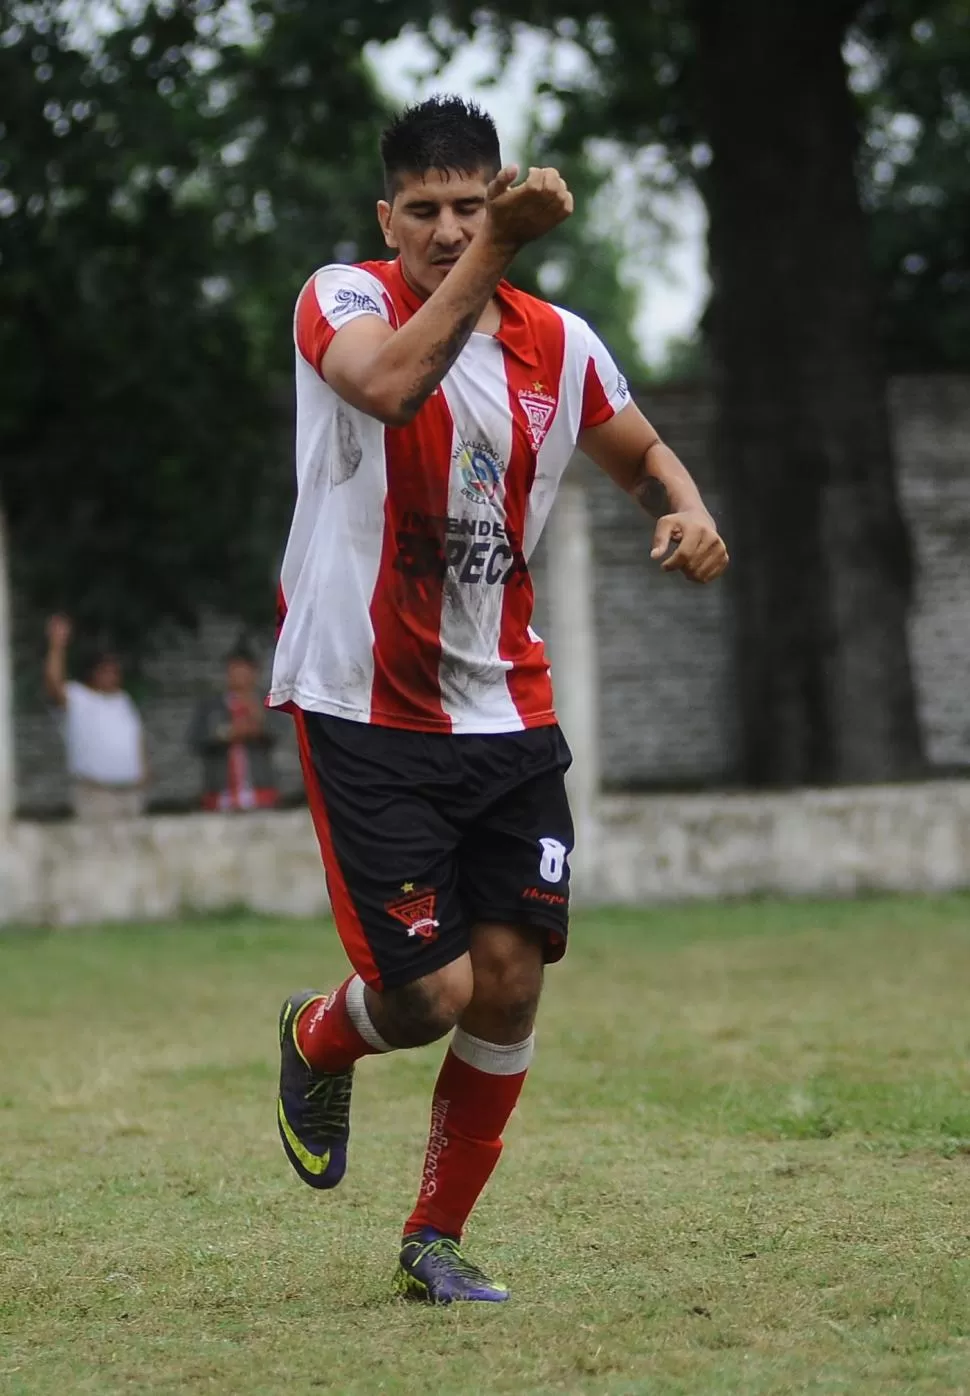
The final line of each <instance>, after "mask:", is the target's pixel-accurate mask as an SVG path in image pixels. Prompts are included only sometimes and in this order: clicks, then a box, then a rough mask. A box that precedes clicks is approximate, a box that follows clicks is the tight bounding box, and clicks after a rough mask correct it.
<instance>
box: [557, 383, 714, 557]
mask: <svg viewBox="0 0 970 1396" xmlns="http://www.w3.org/2000/svg"><path fill="white" fill-rule="evenodd" d="M579 447H580V449H581V450H582V451H584V452H585V453H586V455H588V456H589V457H590V459H591V460H593V461H595V463H596V464H597V465H598V466H599V467H600V468H601V469H602V470H605V471H606V473H607V475H609V476H610V478H611V479H613V480H615V481H616V483H617V484H618V485H619V486H620V488H621V489H623V490H626V492H627V494H630V495H632V496H633V498H634V499H635V500H636V501H637V503H638V504H639V505H640V507H641V508H642V509H644V510H645V511H646V512H647V513H648V514H650V515H652V516H653V518H655V519H656V520H657V527H656V530H655V532H654V538H653V546H652V548H651V551H650V556H651V557H652V558H663V557H664V554H665V553H666V552H667V551H668V549H669V548H670V546H671V544H674V545H676V546H675V547H674V550H673V552H672V553H670V556H669V557H667V558H665V560H664V561H663V562H662V563H661V566H662V568H663V570H664V571H665V572H683V574H684V576H685V577H687V578H688V579H689V580H690V581H692V582H713V581H714V579H715V578H716V577H719V576H720V575H721V573H722V572H723V571H724V570H725V568H726V567H727V565H728V553H727V548H726V547H725V546H724V541H723V539H722V538H721V536H720V534H719V533H718V529H717V524H716V523H715V522H714V519H713V518H712V517H711V515H710V513H709V511H708V509H707V507H706V506H705V504H704V501H703V499H702V498H701V493H700V490H699V489H698V488H697V486H696V484H695V483H694V481H693V479H692V478H691V476H690V474H689V472H688V471H687V469H686V467H685V466H684V465H683V464H682V463H681V461H680V460H679V459H678V458H677V456H676V455H675V454H674V452H673V451H672V450H671V449H670V447H669V446H666V445H665V444H664V443H663V441H661V439H660V437H659V436H658V434H657V432H656V431H655V430H654V428H653V427H652V426H651V425H650V423H649V422H648V421H647V419H646V417H644V415H643V413H642V412H641V411H640V409H639V407H637V405H636V403H634V402H628V403H627V404H626V406H625V407H623V408H622V409H621V410H620V411H619V412H617V413H616V415H615V416H612V417H610V418H609V420H608V421H605V422H601V423H599V424H598V425H596V426H591V427H589V428H587V429H586V430H585V431H584V432H583V433H582V434H581V436H580V438H579Z"/></svg>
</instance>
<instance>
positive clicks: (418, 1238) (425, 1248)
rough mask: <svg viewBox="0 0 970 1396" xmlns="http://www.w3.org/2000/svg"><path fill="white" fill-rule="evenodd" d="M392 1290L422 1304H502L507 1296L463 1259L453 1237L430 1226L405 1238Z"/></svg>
mask: <svg viewBox="0 0 970 1396" xmlns="http://www.w3.org/2000/svg"><path fill="white" fill-rule="evenodd" d="M394 1287H395V1289H396V1291H397V1293H398V1294H400V1295H401V1296H402V1297H403V1298H405V1299H417V1300H418V1301H419V1302H421V1303H424V1304H452V1303H454V1302H455V1300H466V1301H467V1300H478V1301H479V1302H484V1303H487V1304H502V1303H504V1301H505V1300H506V1299H508V1297H509V1292H508V1290H507V1289H506V1288H505V1286H504V1285H498V1284H496V1283H495V1282H494V1280H490V1279H489V1278H488V1276H487V1275H485V1274H483V1273H482V1271H481V1270H479V1268H478V1266H477V1265H472V1263H471V1261H470V1260H466V1259H465V1257H464V1256H463V1255H462V1253H461V1247H460V1246H459V1244H458V1242H457V1241H456V1240H455V1238H454V1237H453V1236H443V1235H442V1233H441V1232H440V1231H435V1230H434V1229H433V1228H432V1227H430V1226H426V1227H423V1228H422V1229H421V1230H420V1231H415V1232H414V1233H413V1234H412V1235H410V1236H405V1238H404V1240H403V1242H402V1243H401V1264H400V1267H399V1269H398V1272H397V1279H396V1281H395V1286H394Z"/></svg>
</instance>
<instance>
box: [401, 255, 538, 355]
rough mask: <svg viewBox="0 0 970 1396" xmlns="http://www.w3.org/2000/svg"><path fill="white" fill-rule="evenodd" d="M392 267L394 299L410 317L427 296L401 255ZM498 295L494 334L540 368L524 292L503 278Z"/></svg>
mask: <svg viewBox="0 0 970 1396" xmlns="http://www.w3.org/2000/svg"><path fill="white" fill-rule="evenodd" d="M390 271H391V276H392V278H393V287H394V299H395V300H397V301H399V302H400V303H401V305H403V306H404V308H405V309H406V310H407V313H408V316H409V317H410V316H411V315H414V314H415V312H416V311H418V310H420V309H421V307H422V305H423V304H424V300H425V298H424V297H423V296H420V295H419V294H418V292H417V291H415V290H414V289H413V287H412V286H411V285H410V283H409V282H408V280H407V278H406V277H405V275H404V268H403V267H402V266H401V259H400V257H395V259H394V261H393V262H391V265H390ZM495 299H496V300H497V301H498V304H499V312H500V314H501V317H502V318H501V321H500V323H499V327H498V332H497V333H496V334H495V336H494V338H495V339H497V340H498V342H499V343H500V344H501V345H502V347H503V348H504V349H507V350H508V351H509V353H510V354H514V355H515V357H516V358H517V359H520V360H521V362H522V363H524V364H527V365H528V367H529V368H538V366H539V356H538V354H537V353H536V342H535V335H534V334H533V332H532V327H531V325H530V324H529V321H528V319H527V317H526V315H525V314H524V313H523V307H522V301H523V293H522V292H521V291H519V290H517V289H516V288H515V287H514V286H513V285H512V284H511V283H510V282H508V281H500V282H499V284H498V286H497V287H496V289H495Z"/></svg>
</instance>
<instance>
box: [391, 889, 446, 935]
mask: <svg viewBox="0 0 970 1396" xmlns="http://www.w3.org/2000/svg"><path fill="white" fill-rule="evenodd" d="M403 890H404V893H405V895H404V896H403V897H397V898H395V899H394V900H393V901H390V902H385V903H384V910H385V911H386V912H387V913H388V915H389V916H393V917H394V919H395V921H400V923H401V925H402V926H405V927H406V928H407V933H408V935H409V936H415V937H417V938H418V939H419V940H428V941H430V940H435V939H436V938H437V934H438V926H439V925H440V922H439V921H438V920H437V919H436V918H435V914H434V912H435V906H436V904H437V900H438V894H437V893H436V892H435V891H434V890H433V889H432V888H427V889H425V890H422V891H418V892H416V891H415V890H414V883H413V882H406V883H405V884H404V889H403Z"/></svg>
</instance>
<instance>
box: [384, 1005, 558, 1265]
mask: <svg viewBox="0 0 970 1396" xmlns="http://www.w3.org/2000/svg"><path fill="white" fill-rule="evenodd" d="M532 1048H533V1039H532V1038H531V1037H529V1038H527V1039H526V1041H525V1042H517V1043H515V1044H514V1045H513V1046H511V1047H499V1046H496V1045H494V1044H493V1043H490V1042H483V1041H482V1040H481V1039H480V1038H477V1037H472V1036H471V1035H470V1034H469V1033H466V1032H463V1031H462V1030H461V1028H459V1029H458V1031H457V1032H456V1033H455V1035H454V1037H453V1039H452V1043H451V1046H450V1047H449V1049H448V1054H447V1056H446V1057H445V1060H444V1064H443V1065H442V1068H441V1072H440V1074H439V1076H438V1080H437V1083H436V1085H435V1090H434V1099H433V1101H432V1104H431V1137H430V1139H429V1141H428V1152H427V1154H426V1155H425V1160H424V1172H423V1174H422V1175H421V1187H420V1189H419V1191H418V1201H417V1205H416V1206H415V1209H414V1211H413V1212H412V1213H411V1215H410V1217H409V1218H408V1220H407V1223H406V1224H405V1227H404V1234H405V1236H408V1235H410V1234H411V1233H412V1232H414V1231H417V1230H419V1228H421V1227H423V1226H433V1227H434V1228H435V1230H437V1231H443V1232H445V1234H446V1235H448V1236H458V1237H460V1236H461V1233H462V1229H463V1228H464V1225H465V1222H466V1221H467V1220H468V1217H469V1215H470V1214H471V1210H472V1208H473V1207H474V1205H475V1203H476V1202H477V1201H478V1198H479V1195H480V1194H481V1191H482V1189H483V1188H484V1186H485V1184H486V1183H487V1182H488V1180H489V1178H490V1177H491V1175H492V1171H493V1169H494V1168H495V1165H496V1164H497V1163H498V1161H499V1155H500V1154H501V1152H502V1132H503V1131H504V1129H505V1126H506V1125H507V1124H508V1122H509V1117H510V1115H511V1114H512V1111H513V1110H514V1109H515V1105H516V1101H517V1100H518V1098H519V1094H520V1092H521V1090H522V1084H523V1082H524V1081H525V1075H526V1072H527V1070H528V1068H529V1062H530V1061H531V1060H532Z"/></svg>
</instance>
